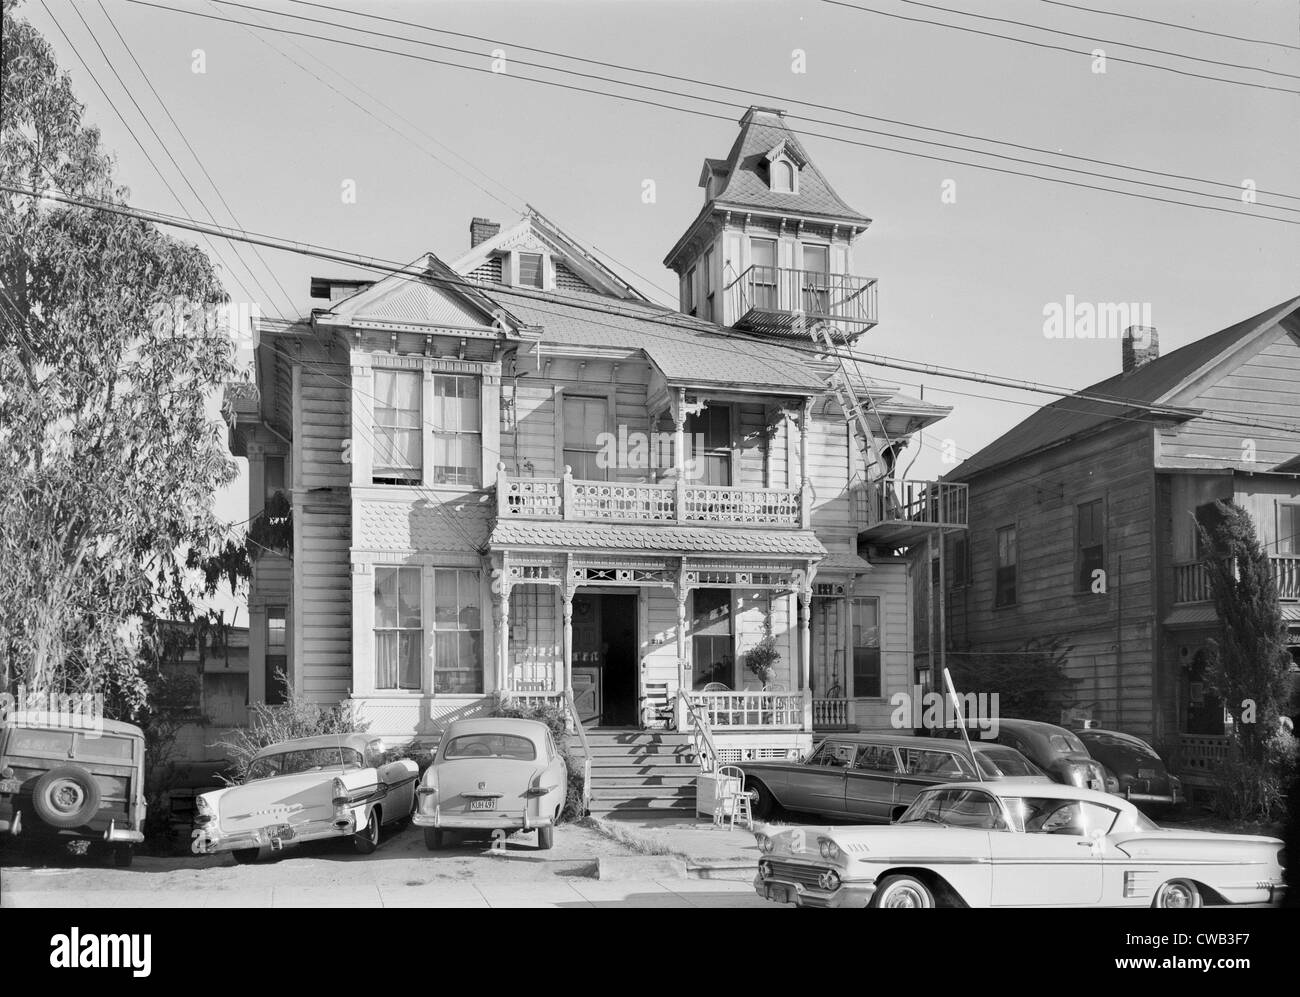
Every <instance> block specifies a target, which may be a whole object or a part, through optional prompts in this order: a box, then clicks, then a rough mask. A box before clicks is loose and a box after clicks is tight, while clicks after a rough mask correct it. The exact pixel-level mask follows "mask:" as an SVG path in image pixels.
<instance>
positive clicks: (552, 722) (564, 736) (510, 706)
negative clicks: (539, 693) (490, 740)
mask: <svg viewBox="0 0 1300 997" xmlns="http://www.w3.org/2000/svg"><path fill="white" fill-rule="evenodd" d="M492 716H494V717H514V718H516V719H519V720H540V721H541V722H542V723H544V724H546V726H547V727H549V728H550V730H551V737H553V738H554V739H555V746H556V747H557V748H558V749H559V752H560V757H562V758H563V759H564V764H565V765H566V766H567V767H568V770H569V786H568V792H567V793H566V795H565V800H564V809H563V810H562V811H561V813H560V819H561V820H562V821H573V820H578V819H579V818H581V817H584V816H586V809H585V808H584V807H583V805H582V794H583V789H584V786H583V781H582V769H583V759H582V758H581V756H578V755H575V754H574V753H573V751H572V750H571V748H570V744H569V742H570V735H569V723H568V711H567V710H566V709H565V707H563V706H561V705H559V704H558V703H555V702H552V701H550V700H547V701H546V702H545V703H542V704H540V705H538V706H526V705H524V704H522V703H517V702H515V701H514V700H512V699H510V698H509V697H508V696H501V695H498V696H497V697H496V702H495V703H494V705H493V708H492Z"/></svg>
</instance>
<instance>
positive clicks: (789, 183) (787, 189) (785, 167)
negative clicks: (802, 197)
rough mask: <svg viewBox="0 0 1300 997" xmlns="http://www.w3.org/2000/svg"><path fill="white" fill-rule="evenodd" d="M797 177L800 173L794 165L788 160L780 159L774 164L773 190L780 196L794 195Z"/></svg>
mask: <svg viewBox="0 0 1300 997" xmlns="http://www.w3.org/2000/svg"><path fill="white" fill-rule="evenodd" d="M796 176H798V173H797V171H796V170H795V168H794V163H792V162H790V160H788V159H778V160H777V161H776V162H775V163H773V164H772V189H773V190H774V191H776V192H777V193H778V194H793V193H794V192H795V177H796Z"/></svg>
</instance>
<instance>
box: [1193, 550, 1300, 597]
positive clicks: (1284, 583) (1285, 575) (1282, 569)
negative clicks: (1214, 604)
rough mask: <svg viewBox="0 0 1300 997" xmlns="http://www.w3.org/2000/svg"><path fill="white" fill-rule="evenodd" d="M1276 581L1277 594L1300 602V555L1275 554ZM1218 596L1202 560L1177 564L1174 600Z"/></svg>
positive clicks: (1274, 571)
mask: <svg viewBox="0 0 1300 997" xmlns="http://www.w3.org/2000/svg"><path fill="white" fill-rule="evenodd" d="M1269 562H1270V563H1271V564H1272V566H1273V580H1274V582H1276V583H1277V597H1278V599H1279V600H1280V601H1282V602H1296V601H1300V554H1273V555H1270V556H1269ZM1213 598H1214V595H1213V593H1212V592H1211V591H1210V578H1209V575H1208V574H1207V573H1206V570H1205V565H1204V564H1203V563H1201V562H1200V561H1184V562H1182V563H1181V564H1175V565H1174V602H1175V603H1188V602H1209V601H1210V600H1211V599H1213Z"/></svg>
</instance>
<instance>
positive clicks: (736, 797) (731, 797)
mask: <svg viewBox="0 0 1300 997" xmlns="http://www.w3.org/2000/svg"><path fill="white" fill-rule="evenodd" d="M714 778H715V779H716V780H717V781H716V783H715V785H716V786H717V790H716V792H715V794H714V802H713V823H714V825H715V826H718V827H725V828H727V830H729V831H734V830H735V829H736V821H737V819H739V820H742V821H744V826H745V827H747V828H749V829H750V830H751V831H752V830H753V829H754V814H753V812H752V811H751V810H750V806H749V793H748V792H746V791H745V773H744V771H742V770H741V769H740V768H739V767H738V766H736V765H722V766H720V767H719V768H718V770H717V771H716V772H715V773H714Z"/></svg>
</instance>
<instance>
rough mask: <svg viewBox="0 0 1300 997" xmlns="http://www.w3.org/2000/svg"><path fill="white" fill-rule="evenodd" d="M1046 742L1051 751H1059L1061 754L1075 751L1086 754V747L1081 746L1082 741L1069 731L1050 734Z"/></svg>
mask: <svg viewBox="0 0 1300 997" xmlns="http://www.w3.org/2000/svg"><path fill="white" fill-rule="evenodd" d="M1047 743H1048V744H1050V745H1051V746H1052V750H1053V751H1059V752H1061V753H1062V754H1069V753H1070V752H1077V753H1079V754H1083V755H1086V754H1087V753H1088V749H1087V748H1085V747H1084V746H1083V742H1082V741H1080V740H1079V739H1078V738H1077V737H1075V736H1074V735H1073V734H1071V733H1070V732H1069V731H1062V732H1061V733H1059V734H1053V735H1051V736H1050V737H1049V738H1048V739H1047Z"/></svg>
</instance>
